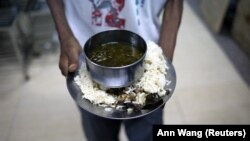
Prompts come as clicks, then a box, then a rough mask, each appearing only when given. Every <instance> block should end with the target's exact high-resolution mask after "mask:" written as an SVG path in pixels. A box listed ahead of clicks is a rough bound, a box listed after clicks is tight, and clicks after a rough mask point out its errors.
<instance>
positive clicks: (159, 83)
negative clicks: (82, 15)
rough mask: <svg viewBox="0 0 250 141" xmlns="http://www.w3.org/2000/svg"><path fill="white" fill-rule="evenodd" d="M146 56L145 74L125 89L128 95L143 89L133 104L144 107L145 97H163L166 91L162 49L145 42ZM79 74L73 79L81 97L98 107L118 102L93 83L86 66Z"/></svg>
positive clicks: (114, 97) (83, 66)
mask: <svg viewBox="0 0 250 141" xmlns="http://www.w3.org/2000/svg"><path fill="white" fill-rule="evenodd" d="M147 47H148V48H147V49H148V50H147V54H146V57H145V61H144V63H145V73H144V74H143V76H142V78H141V79H140V80H139V82H137V83H135V84H134V85H131V86H129V87H127V88H126V91H125V93H126V94H130V93H132V92H133V91H134V90H136V89H143V92H139V93H137V94H136V99H135V101H132V102H133V103H136V104H140V105H144V104H145V100H146V98H145V97H146V95H148V94H152V93H158V94H159V96H164V95H165V94H166V90H165V89H164V87H165V85H166V82H167V81H166V78H165V76H166V73H167V72H166V69H167V65H166V61H165V58H164V56H163V53H162V49H161V48H160V47H159V46H158V45H157V44H155V43H154V42H152V41H148V42H147ZM81 66H82V67H81V69H80V70H79V74H78V75H77V76H76V77H75V78H74V81H75V83H76V84H77V85H78V86H79V87H80V89H81V91H82V97H83V98H85V99H87V100H89V101H91V102H92V103H93V104H98V105H100V106H111V107H112V106H115V104H116V103H117V102H118V100H117V96H115V95H111V94H108V93H106V91H105V90H102V89H100V88H99V86H98V85H97V84H96V83H95V82H93V81H92V80H91V78H90V76H89V75H88V72H87V69H86V65H85V64H82V65H81Z"/></svg>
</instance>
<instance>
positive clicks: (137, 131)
mask: <svg viewBox="0 0 250 141" xmlns="http://www.w3.org/2000/svg"><path fill="white" fill-rule="evenodd" d="M79 109H80V108H79ZM162 110H163V109H162V108H159V109H158V110H156V111H154V112H153V113H150V114H149V115H146V116H143V117H140V118H136V119H129V120H112V119H106V118H102V117H99V116H96V115H94V114H91V113H89V112H87V111H85V110H83V109H80V111H81V117H82V126H83V130H84V131H85V135H86V137H87V139H88V141H118V140H119V139H118V136H119V131H120V126H121V124H124V126H125V130H126V134H127V136H128V139H129V140H130V141H152V138H153V137H152V135H153V134H152V130H153V124H163V119H162V116H163V112H162Z"/></svg>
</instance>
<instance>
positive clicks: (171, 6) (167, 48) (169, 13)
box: [159, 0, 183, 61]
mask: <svg viewBox="0 0 250 141" xmlns="http://www.w3.org/2000/svg"><path fill="white" fill-rule="evenodd" d="M182 10H183V0H168V1H167V3H166V5H165V11H164V14H163V21H162V27H161V33H160V41H159V45H160V46H161V47H162V49H163V52H164V54H165V55H166V56H167V57H168V58H169V59H170V60H171V61H172V60H173V55H174V49H175V44H176V38H177V33H178V29H179V26H180V23H181V18H182Z"/></svg>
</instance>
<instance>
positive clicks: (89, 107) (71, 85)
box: [67, 56, 176, 119]
mask: <svg viewBox="0 0 250 141" xmlns="http://www.w3.org/2000/svg"><path fill="white" fill-rule="evenodd" d="M80 60H81V61H80V62H82V61H83V60H84V59H83V56H81V59H80ZM166 62H167V66H168V69H167V75H166V79H167V80H168V81H169V82H171V83H168V84H166V87H165V88H166V89H167V90H170V91H169V93H168V94H166V95H164V96H163V97H162V99H163V102H162V103H160V104H157V105H156V106H155V107H151V108H150V109H143V110H140V111H133V112H132V113H128V112H127V111H126V110H125V111H121V110H116V109H115V108H112V110H110V111H107V110H105V107H101V106H98V105H94V104H92V103H91V102H90V101H88V100H86V99H83V98H82V92H81V90H80V88H79V87H78V85H77V84H76V83H75V82H74V77H75V76H76V75H78V74H77V73H75V74H70V75H69V76H68V78H67V87H68V91H69V93H70V95H71V96H72V98H73V99H74V100H75V102H76V103H77V104H78V105H79V106H80V107H81V108H83V109H84V110H86V111H88V112H90V113H92V114H95V115H97V116H101V117H104V118H109V119H132V118H138V117H142V116H145V115H147V114H149V113H151V112H153V111H155V110H157V109H158V108H161V107H162V106H163V105H164V104H165V103H166V102H167V101H168V100H169V98H170V97H171V96H172V94H173V92H174V90H175V86H176V73H175V69H174V66H173V65H172V63H171V62H170V61H169V59H167V58H166ZM81 65H83V63H81ZM81 65H80V66H81Z"/></svg>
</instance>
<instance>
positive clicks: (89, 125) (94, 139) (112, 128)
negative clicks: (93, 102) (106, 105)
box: [79, 108, 121, 141]
mask: <svg viewBox="0 0 250 141" xmlns="http://www.w3.org/2000/svg"><path fill="white" fill-rule="evenodd" d="M79 109H80V108H79ZM80 112H81V117H82V127H83V130H84V132H85V135H86V137H87V139H88V141H118V137H119V130H120V125H121V121H119V120H111V119H106V118H102V117H99V116H96V115H93V114H91V113H89V112H87V111H85V110H83V109H80Z"/></svg>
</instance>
